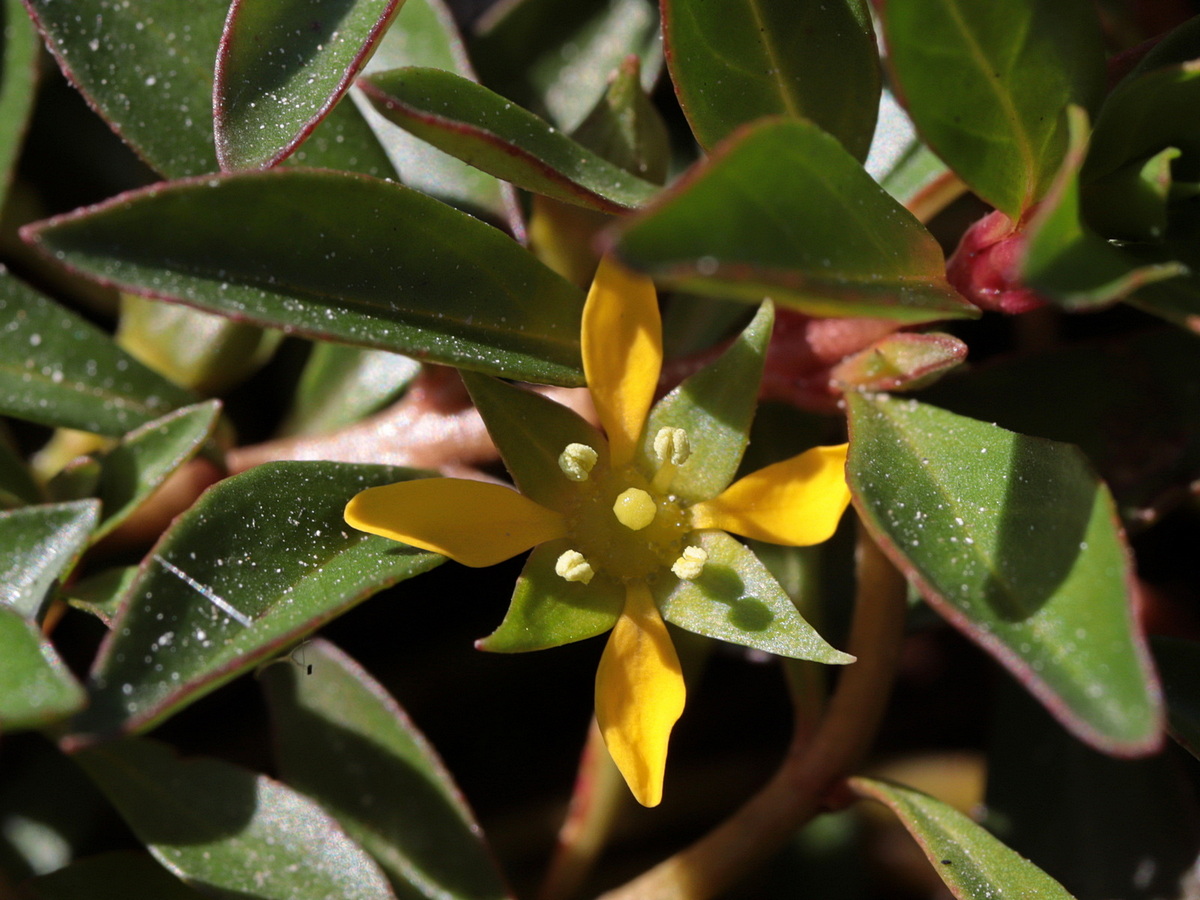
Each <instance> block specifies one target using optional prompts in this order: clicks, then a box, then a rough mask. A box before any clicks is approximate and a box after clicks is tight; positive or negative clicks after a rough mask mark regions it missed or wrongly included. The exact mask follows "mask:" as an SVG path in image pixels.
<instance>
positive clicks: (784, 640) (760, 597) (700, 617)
mask: <svg viewBox="0 0 1200 900" xmlns="http://www.w3.org/2000/svg"><path fill="white" fill-rule="evenodd" d="M695 540H696V543H697V544H698V545H699V546H700V547H701V548H703V549H704V550H705V551H706V552H707V553H708V561H707V562H706V563H705V564H704V571H703V572H701V573H700V576H699V577H698V578H696V579H694V580H692V581H684V580H681V579H671V578H666V579H663V580H660V581H658V582H656V583H655V584H654V585H653V590H654V593H655V601H656V602H657V603H658V605H659V609H660V610H661V611H662V616H663V618H664V619H666V620H667V621H668V622H670V623H671V624H672V625H677V626H679V627H680V628H683V629H684V630H686V631H691V632H695V633H696V634H702V635H704V636H705V637H711V638H716V639H718V640H722V641H729V642H730V643H732V644H740V645H742V646H743V647H753V648H754V649H756V650H765V651H766V652H767V653H774V654H776V655H778V656H786V657H789V658H791V659H807V660H813V661H815V662H820V663H830V664H837V665H845V664H846V663H851V662H853V661H854V657H853V656H850V655H849V654H846V653H842V652H841V651H840V650H837V649H836V648H834V647H832V646H830V645H829V644H828V643H827V642H826V641H825V639H824V638H822V637H821V636H820V635H819V634H818V633H817V631H816V629H815V628H813V627H812V626H811V625H809V624H808V622H806V621H805V620H804V617H803V616H801V615H800V613H799V612H798V611H797V610H796V606H795V604H794V603H792V600H791V598H790V597H788V595H787V593H786V592H784V590H783V588H782V587H781V586H780V585H779V582H777V581H776V580H775V577H774V576H773V575H772V574H771V573H770V572H768V571H767V567H766V566H764V565H763V564H762V562H761V561H759V559H758V557H757V556H755V555H754V553H753V552H751V551H750V550H749V549H748V548H747V547H746V546H745V545H744V544H742V543H741V542H740V541H738V540H736V539H735V538H732V537H730V536H729V535H728V534H725V533H724V532H723V531H703V532H699V533H697V534H696V535H695Z"/></svg>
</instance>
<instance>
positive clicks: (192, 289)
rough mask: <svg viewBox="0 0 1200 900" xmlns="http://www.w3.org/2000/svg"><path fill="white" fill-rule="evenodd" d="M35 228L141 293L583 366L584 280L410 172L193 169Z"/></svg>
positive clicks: (515, 358)
mask: <svg viewBox="0 0 1200 900" xmlns="http://www.w3.org/2000/svg"><path fill="white" fill-rule="evenodd" d="M230 222H238V223H240V224H239V227H238V228H237V229H231V228H230V227H229V223H230ZM283 222H286V223H287V228H286V229H285V228H281V227H280V223H283ZM24 233H25V237H26V239H27V240H30V241H33V242H34V243H36V244H37V246H39V247H40V248H41V249H43V250H44V251H46V252H47V253H51V254H53V255H54V256H55V258H56V259H59V260H60V261H61V262H63V263H65V264H67V265H69V266H71V267H73V268H75V269H77V270H79V271H81V272H83V273H85V274H86V275H88V276H90V277H92V278H96V279H101V280H105V281H112V282H115V283H117V284H119V285H120V286H121V287H122V288H123V289H125V290H129V291H132V292H134V293H141V294H146V295H149V296H155V297H162V298H167V299H174V300H179V301H182V302H185V303H188V304H189V305H192V306H197V307H199V308H201V309H206V310H209V311H212V312H219V313H222V314H224V315H229V316H233V317H235V318H239V319H247V320H249V321H253V322H257V323H258V324H262V325H273V326H277V327H281V328H285V329H288V330H289V331H291V332H295V333H300V334H304V335H309V336H314V337H320V338H329V339H334V340H340V341H344V342H346V343H352V344H356V345H359V346H366V347H375V348H378V349H382V350H391V351H393V352H398V353H409V354H411V355H414V356H416V357H418V358H421V359H428V360H430V361H434V362H443V363H449V364H453V365H461V366H463V367H465V368H470V369H477V370H481V371H487V372H492V373H496V374H501V375H505V376H508V377H512V378H520V379H523V380H529V381H549V382H553V383H563V384H578V383H580V382H581V381H582V372H581V364H580V360H579V321H580V315H581V311H582V307H583V296H582V292H581V291H580V290H579V289H578V288H575V287H574V286H572V285H571V284H569V283H568V282H567V281H565V280H563V279H562V278H561V277H559V276H558V275H555V274H554V273H553V272H552V271H550V270H549V269H547V268H546V267H545V266H543V265H542V264H541V263H539V262H538V261H537V260H536V259H535V258H534V257H533V256H532V255H530V254H529V253H528V252H526V251H525V250H523V249H522V248H521V247H520V246H519V245H518V244H516V243H515V242H514V241H512V240H511V239H509V238H507V237H505V236H504V235H503V234H502V233H501V232H499V231H497V230H496V229H494V228H492V227H491V226H488V225H485V224H484V223H482V222H480V221H479V220H477V219H474V218H472V217H471V216H468V215H466V214H465V213H460V212H458V211H457V210H453V209H451V208H450V207H448V206H445V205H443V204H441V203H439V202H438V201H436V200H433V199H431V198H429V197H425V196H423V195H421V194H419V193H417V192H416V191H412V190H409V189H407V188H404V187H401V186H400V185H396V184H389V183H387V182H383V181H377V180H375V179H371V178H365V177H361V176H354V175H347V174H340V173H335V172H323V171H300V170H294V171H267V172H258V173H243V174H238V175H228V176H223V177H214V178H199V179H190V180H187V181H181V182H176V183H173V184H171V185H167V186H156V187H151V188H148V189H145V190H142V191H135V192H133V193H131V194H127V195H124V196H122V197H119V198H117V199H115V200H111V201H109V202H107V203H103V204H100V205H99V206H95V207H91V208H90V209H88V210H86V211H83V212H79V213H73V214H69V215H67V216H63V217H60V218H58V219H52V220H49V221H48V222H43V223H40V224H38V225H36V226H28V227H27V229H26V231H25V232H24Z"/></svg>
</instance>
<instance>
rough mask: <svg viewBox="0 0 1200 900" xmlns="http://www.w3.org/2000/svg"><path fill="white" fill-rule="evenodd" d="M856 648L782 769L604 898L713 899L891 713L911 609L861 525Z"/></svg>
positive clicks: (804, 815)
mask: <svg viewBox="0 0 1200 900" xmlns="http://www.w3.org/2000/svg"><path fill="white" fill-rule="evenodd" d="M857 568H858V589H857V598H856V602H855V611H854V623H853V625H852V627H851V633H850V652H851V653H853V654H854V655H855V656H857V657H858V661H857V662H856V663H854V664H853V665H850V666H848V667H847V668H846V669H845V670H844V671H843V672H842V675H841V678H840V680H839V682H838V685H837V688H836V690H835V691H834V694H833V697H832V699H831V700H830V703H829V707H828V710H827V711H826V713H825V716H824V718H823V719H822V721H821V724H820V725H819V727H818V728H817V731H816V734H815V735H813V736H812V738H811V741H810V740H806V739H805V735H804V732H803V730H802V729H800V730H798V731H797V733H796V734H795V735H794V737H793V740H792V743H791V746H790V747H789V748H788V753H787V756H786V757H785V758H784V761H783V764H782V765H781V766H780V768H779V771H778V772H776V773H775V776H774V777H773V778H772V779H771V780H770V781H769V782H767V784H766V785H765V786H764V787H763V788H762V790H760V791H759V792H758V793H757V794H756V795H755V796H754V797H752V798H750V800H749V801H748V802H747V803H746V804H745V805H744V806H743V807H742V808H741V809H739V810H738V811H737V812H736V813H734V815H733V816H732V817H731V818H729V819H727V820H726V821H725V822H723V823H722V824H720V825H718V826H717V827H716V828H715V829H714V830H713V831H711V832H709V833H708V834H707V835H705V836H704V837H703V838H701V839H700V840H699V841H697V842H696V843H695V844H693V845H692V846H690V847H688V848H687V849H685V850H683V851H681V852H679V853H677V854H676V855H675V856H673V857H671V858H670V859H667V860H665V861H663V862H661V863H659V864H658V865H657V866H655V867H654V868H653V869H650V870H649V871H648V872H645V873H644V874H642V875H640V876H638V877H637V878H635V879H634V880H633V881H630V882H629V883H627V884H625V885H623V886H622V887H619V888H617V889H616V890H614V891H611V892H610V893H608V894H605V895H604V897H603V900H708V898H710V897H714V896H716V895H718V894H720V893H722V892H723V891H725V890H726V889H727V888H729V887H730V886H732V885H733V884H734V883H735V882H737V881H738V879H740V878H741V876H742V875H743V874H745V873H746V872H747V871H749V870H751V869H752V868H754V867H755V866H756V865H758V864H759V863H761V862H763V861H764V860H765V859H767V858H768V857H769V856H770V855H771V854H772V853H774V852H775V850H777V849H778V848H779V847H780V846H782V844H783V843H784V841H786V840H787V838H788V836H789V835H791V834H792V832H793V831H795V829H796V828H798V827H799V826H800V825H803V824H804V823H805V822H807V821H808V820H809V819H811V818H812V817H813V816H814V815H816V813H818V812H819V811H820V810H821V808H822V806H823V805H824V801H825V799H826V797H827V796H828V794H829V792H830V791H831V790H832V789H833V788H835V787H836V786H837V784H838V782H839V781H840V780H841V779H842V778H844V777H845V776H846V775H848V774H849V773H850V772H852V771H853V770H854V769H855V768H856V767H857V766H858V765H859V763H860V762H861V761H862V759H863V757H864V756H865V755H866V752H867V750H868V748H869V747H870V744H871V742H872V741H873V739H874V736H875V732H876V730H877V728H878V726H879V722H880V719H881V718H882V716H883V711H884V708H885V706H886V704H887V698H888V694H889V692H890V689H891V683H892V677H893V675H894V673H895V668H896V660H897V657H898V656H899V650H900V641H901V637H902V633H903V628H904V618H905V613H906V611H907V607H906V605H905V592H904V578H903V576H901V575H900V573H899V572H897V571H896V569H895V568H894V567H893V566H892V564H891V563H890V562H888V560H887V559H886V558H885V557H884V555H883V553H882V552H881V551H880V550H879V548H878V547H877V546H876V545H875V542H874V541H873V540H871V538H870V537H869V536H868V535H867V533H866V531H865V529H863V528H862V527H861V526H860V529H859V539H858V561H857Z"/></svg>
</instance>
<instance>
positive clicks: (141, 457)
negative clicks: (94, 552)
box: [92, 400, 221, 540]
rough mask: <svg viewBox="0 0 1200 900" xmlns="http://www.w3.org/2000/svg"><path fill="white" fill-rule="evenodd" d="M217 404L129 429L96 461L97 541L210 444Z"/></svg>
mask: <svg viewBox="0 0 1200 900" xmlns="http://www.w3.org/2000/svg"><path fill="white" fill-rule="evenodd" d="M220 412H221V404H220V402H219V401H217V400H209V401H208V402H206V403H197V404H196V405H195V406H189V407H185V408H184V409H180V410H176V411H175V412H173V413H168V414H167V415H165V416H163V417H162V418H161V419H155V420H154V421H153V422H147V423H146V424H145V425H143V426H142V427H141V428H138V429H135V430H134V431H131V432H130V433H129V434H127V435H125V437H124V438H122V439H121V441H120V442H119V443H118V444H117V445H116V446H115V447H113V448H112V449H111V450H109V451H108V452H107V453H105V454H104V456H103V457H102V458H101V460H100V480H99V482H98V484H97V485H96V489H97V495H98V496H99V498H100V502H101V504H102V507H101V508H102V510H103V513H104V515H103V517H102V519H101V521H100V527H99V528H97V529H96V533H95V534H94V535H93V536H92V540H98V539H99V538H101V537H103V536H104V535H106V534H108V533H109V532H110V531H112V530H113V529H114V528H116V527H117V526H118V525H120V524H121V523H122V522H124V521H125V520H126V519H127V518H129V516H130V515H131V514H132V513H133V511H134V510H135V509H137V508H138V506H139V505H141V504H142V503H143V502H145V501H146V500H147V499H148V498H149V496H150V495H151V494H152V493H154V491H155V490H157V489H158V487H159V486H160V485H161V484H162V483H163V482H164V481H166V480H167V477H168V476H169V475H170V474H171V473H172V472H174V471H175V470H176V469H178V468H179V467H180V466H181V465H183V464H184V463H185V462H187V461H188V460H189V459H191V458H192V456H193V455H194V454H195V453H196V451H197V450H199V449H200V447H201V446H202V445H203V444H204V442H205V441H206V440H208V437H209V435H211V434H212V430H213V428H215V427H216V424H217V416H218V415H220Z"/></svg>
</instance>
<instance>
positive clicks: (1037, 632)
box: [847, 394, 1162, 756]
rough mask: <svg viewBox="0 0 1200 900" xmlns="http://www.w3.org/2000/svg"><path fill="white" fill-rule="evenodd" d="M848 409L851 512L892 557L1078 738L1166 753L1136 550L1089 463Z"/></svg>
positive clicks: (863, 408) (868, 406)
mask: <svg viewBox="0 0 1200 900" xmlns="http://www.w3.org/2000/svg"><path fill="white" fill-rule="evenodd" d="M847 400H848V404H849V410H850V428H851V440H850V457H849V460H848V463H847V472H848V474H849V482H850V487H851V491H852V493H853V496H854V502H855V505H856V507H857V508H858V510H859V512H860V513H861V514H862V516H863V519H864V521H865V523H866V524H867V526H868V528H869V529H870V531H871V533H872V535H873V536H874V537H875V539H876V540H877V541H878V542H879V543H880V546H881V547H882V548H883V549H884V550H885V551H886V552H887V554H888V556H889V557H891V559H892V561H893V562H894V563H895V564H896V565H897V566H898V567H900V569H901V570H902V571H903V572H904V573H905V574H906V575H907V576H908V577H909V579H910V580H911V581H913V583H914V584H916V585H917V586H918V587H919V588H920V590H921V592H922V594H923V595H924V596H925V598H926V599H927V600H928V601H929V602H930V604H931V605H933V606H934V607H935V608H936V609H937V610H938V612H940V613H941V614H942V615H943V616H944V617H946V618H947V619H949V620H950V622H951V623H953V624H954V625H956V626H958V627H959V628H960V629H962V630H963V631H964V632H965V633H966V634H967V635H968V636H969V637H971V638H972V639H973V640H975V641H977V642H978V643H979V644H980V645H982V646H983V647H984V649H986V650H988V651H989V652H990V653H992V654H993V655H994V656H996V657H997V658H998V659H999V660H1000V661H1001V662H1002V663H1004V665H1005V666H1007V667H1008V668H1009V669H1011V670H1012V671H1013V673H1014V674H1015V675H1016V676H1017V677H1018V678H1020V680H1021V681H1022V683H1023V684H1025V686H1026V687H1027V688H1028V689H1029V690H1030V691H1032V692H1033V693H1034V694H1035V695H1036V696H1037V697H1038V698H1039V699H1040V700H1041V701H1042V702H1043V703H1044V704H1045V705H1046V706H1047V707H1048V708H1049V709H1050V710H1051V712H1053V713H1054V715H1055V716H1056V717H1057V718H1058V719H1059V720H1060V721H1061V722H1062V723H1063V724H1064V725H1065V726H1066V727H1067V728H1069V729H1070V730H1071V731H1072V732H1074V733H1075V734H1076V735H1077V736H1079V737H1080V738H1081V739H1082V740H1084V741H1087V742H1088V743H1090V744H1092V745H1093V746H1095V747H1097V748H1098V749H1101V750H1103V751H1105V752H1110V753H1115V754H1123V755H1129V756H1134V755H1139V754H1145V753H1148V752H1152V751H1153V750H1155V749H1156V748H1157V747H1158V746H1159V744H1160V742H1161V737H1162V709H1161V701H1160V698H1159V691H1158V685H1157V683H1156V679H1155V677H1154V674H1153V671H1152V670H1151V667H1150V664H1149V659H1148V654H1147V651H1146V648H1145V644H1144V640H1143V637H1142V635H1141V633H1140V631H1139V630H1138V628H1137V626H1136V625H1135V623H1134V621H1133V613H1132V608H1131V606H1132V597H1133V586H1132V584H1133V583H1132V573H1131V571H1130V565H1129V551H1128V548H1127V546H1126V544H1125V542H1124V540H1123V537H1122V533H1121V531H1120V527H1119V523H1118V520H1117V517H1116V510H1115V509H1114V506H1113V501H1112V498H1111V496H1110V495H1109V492H1108V489H1107V488H1106V487H1105V486H1104V484H1103V482H1101V481H1100V480H1099V479H1098V478H1097V477H1096V475H1095V474H1094V473H1093V472H1092V470H1091V467H1090V466H1089V465H1088V463H1087V460H1086V459H1085V458H1084V456H1083V454H1082V453H1080V452H1079V451H1078V449H1076V448H1075V447H1072V446H1070V445H1066V444H1059V443H1055V442H1053V441H1047V440H1042V439H1038V438H1030V437H1025V436H1023V435H1019V434H1014V433H1013V432H1010V431H1005V430H1004V429H1002V428H999V427H997V426H995V425H988V424H985V423H983V422H978V421H975V420H973V419H968V418H965V417H962V416H957V415H954V414H952V413H948V412H946V411H944V410H941V409H938V408H936V407H932V406H928V405H926V404H922V403H918V402H916V401H915V400H896V399H891V398H888V397H886V396H884V395H864V394H851V395H848V397H847Z"/></svg>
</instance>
